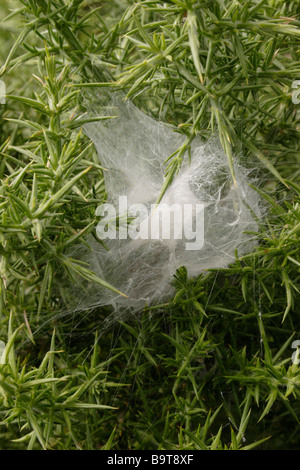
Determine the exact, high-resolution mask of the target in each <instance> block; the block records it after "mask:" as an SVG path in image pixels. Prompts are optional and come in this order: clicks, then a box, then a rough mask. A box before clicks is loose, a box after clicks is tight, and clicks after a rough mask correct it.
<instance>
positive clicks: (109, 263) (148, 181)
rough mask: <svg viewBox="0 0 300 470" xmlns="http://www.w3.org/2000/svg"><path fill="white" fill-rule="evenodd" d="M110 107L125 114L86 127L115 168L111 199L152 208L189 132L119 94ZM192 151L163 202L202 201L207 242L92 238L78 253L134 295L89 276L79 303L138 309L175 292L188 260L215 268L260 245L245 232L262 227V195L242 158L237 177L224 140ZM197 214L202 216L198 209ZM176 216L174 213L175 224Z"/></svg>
mask: <svg viewBox="0 0 300 470" xmlns="http://www.w3.org/2000/svg"><path fill="white" fill-rule="evenodd" d="M107 112H108V114H110V115H117V116H118V117H117V118H115V119H110V120H107V121H102V122H97V123H90V124H88V125H86V126H85V132H86V134H87V135H88V136H89V138H90V139H91V140H92V141H93V142H94V144H95V146H96V149H97V152H98V155H99V160H100V162H101V164H102V165H103V166H104V167H105V168H106V169H107V170H108V171H106V172H105V175H104V177H105V185H106V190H107V194H108V202H109V203H111V204H113V205H114V206H115V207H116V208H118V200H119V196H123V197H124V196H126V197H127V201H128V205H132V204H144V205H145V206H146V207H147V208H150V205H151V204H154V203H155V202H156V201H157V198H158V196H159V194H160V192H161V189H162V185H163V183H164V174H165V169H166V165H165V161H166V160H167V158H168V157H169V156H170V155H172V154H173V153H174V152H175V151H176V150H177V149H178V147H180V146H181V145H182V144H183V142H184V140H185V138H184V136H181V135H179V134H178V133H176V132H174V130H173V129H171V128H170V127H168V126H166V125H164V124H161V123H159V122H157V121H155V120H154V119H152V118H150V117H149V116H147V115H145V114H144V113H142V112H141V111H140V110H138V109H137V108H136V107H135V106H134V105H133V104H132V103H130V102H126V103H124V102H122V101H121V100H120V101H117V102H116V103H113V102H112V103H111V109H109V108H108V111H107ZM190 155H191V158H190V159H189V158H188V156H187V155H186V156H185V157H184V159H183V164H182V166H181V169H180V171H179V172H178V174H177V175H176V176H175V178H174V180H173V183H172V184H171V186H170V187H169V188H168V190H167V191H166V193H165V195H164V197H163V199H162V201H161V203H160V205H161V204H168V206H172V205H173V204H177V205H179V206H180V207H183V206H184V205H189V204H190V205H194V206H195V204H199V205H200V204H201V205H202V207H203V211H202V222H203V223H204V226H203V227H202V236H203V243H202V245H203V246H202V245H201V248H199V249H187V241H188V240H187V239H185V236H184V234H183V238H182V239H174V236H173V237H172V236H171V237H170V238H169V239H164V238H162V237H161V238H158V239H153V237H152V239H151V238H150V239H140V238H139V239H132V238H129V237H128V238H127V239H122V240H120V239H118V238H117V239H114V240H105V244H106V246H107V247H108V248H109V249H108V250H107V249H106V248H105V247H104V246H103V244H101V243H100V242H97V241H96V240H91V244H92V250H91V251H88V250H86V251H84V252H83V251H82V250H81V251H80V250H78V251H77V252H76V256H77V257H79V258H80V259H82V260H83V261H85V262H87V263H88V265H89V268H90V269H92V270H93V271H94V272H96V273H97V275H99V277H101V278H102V279H104V280H105V281H107V282H109V283H110V284H112V285H113V286H114V287H116V288H117V289H118V290H119V291H121V292H122V293H124V294H126V295H127V296H128V298H124V297H122V296H120V295H118V294H116V293H114V292H112V291H110V290H108V289H105V288H103V287H102V286H98V285H94V284H88V285H87V286H85V290H82V291H81V292H80V294H79V301H78V302H79V303H78V305H77V308H79V309H85V308H90V307H94V306H98V305H112V306H113V307H114V309H116V310H120V309H127V310H131V311H138V310H141V309H143V308H144V306H145V305H146V304H148V305H151V304H154V303H160V302H162V301H163V300H165V299H167V298H168V297H170V296H171V295H172V289H173V288H172V286H171V281H172V276H173V274H174V273H175V272H176V269H177V268H179V267H180V266H186V268H187V271H188V274H189V275H191V276H196V275H198V274H200V273H202V272H204V271H205V270H207V269H209V268H224V267H226V266H228V264H229V263H231V262H233V261H234V260H235V251H236V250H237V252H238V254H239V255H242V254H245V253H246V252H249V251H251V250H253V248H254V246H255V243H256V242H255V236H254V235H253V234H252V235H251V234H249V233H245V232H249V231H250V232H256V231H257V230H258V224H257V221H256V219H257V218H258V219H259V218H260V198H259V196H258V195H257V193H256V192H255V191H254V190H253V189H251V187H250V186H249V182H250V181H249V178H248V176H247V172H246V171H245V170H244V169H243V168H242V167H241V166H240V165H238V164H237V163H236V162H235V163H234V170H235V176H236V185H234V183H233V179H232V175H231V171H230V168H229V165H228V160H227V157H226V155H225V154H224V151H223V150H222V148H221V145H220V144H219V143H218V142H217V141H216V140H212V141H210V142H209V143H203V142H201V141H200V140H198V139H197V138H196V139H194V141H193V143H192V145H191V149H190ZM160 205H159V206H158V209H159V208H160ZM253 214H256V217H255V218H254V217H253ZM120 215H122V214H120ZM151 217H152V216H151V213H150V215H148V216H144V223H148V222H149V220H151ZM185 217H189V214H188V215H187V216H185ZM190 217H191V218H193V221H192V223H195V213H194V212H193V211H192V212H191V213H190ZM174 220H175V219H172V218H171V229H174V223H176V222H174ZM183 220H185V219H183ZM145 221H146V222H145ZM172 221H173V225H172ZM187 222H191V221H187ZM177 228H178V227H177ZM171 232H172V230H171ZM76 297H77V296H76Z"/></svg>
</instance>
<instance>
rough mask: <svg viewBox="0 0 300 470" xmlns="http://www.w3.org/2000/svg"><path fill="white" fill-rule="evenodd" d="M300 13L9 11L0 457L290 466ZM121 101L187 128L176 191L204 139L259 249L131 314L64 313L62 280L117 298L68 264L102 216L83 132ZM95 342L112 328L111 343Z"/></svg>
mask: <svg viewBox="0 0 300 470" xmlns="http://www.w3.org/2000/svg"><path fill="white" fill-rule="evenodd" d="M299 6H300V5H299V1H291V2H283V1H282V0H273V1H271V0H262V1H258V0H245V1H235V2H232V1H229V0H224V1H222V2H221V1H207V2H201V1H197V0H190V1H188V0H182V1H181V0H169V1H165V2H162V1H146V0H145V1H142V0H141V1H136V2H134V1H130V0H120V1H110V2H102V1H100V0H99V1H96V2H92V1H90V0H85V1H84V0H68V1H67V0H15V1H13V2H12V1H8V0H6V1H3V2H2V3H1V6H0V12H1V20H2V21H1V23H0V38H1V44H2V47H1V63H0V67H1V68H0V75H1V77H0V78H1V80H2V81H3V82H4V83H5V85H6V93H7V96H6V104H1V105H0V129H1V141H0V310H1V318H0V340H2V341H3V342H4V343H5V344H6V347H5V349H4V352H3V354H2V358H1V355H0V359H1V360H0V415H1V417H0V420H1V428H0V448H1V449H27V448H28V449H41V448H42V449H58V450H61V449H67V450H71V449H88V450H92V449H114V450H118V449H126V450H127V449H133V450H140V449H153V450H154V449H168V450H171V449H183V450H184V449H188V450H193V449H195V450H197V449H199V450H200V449H201V450H204V449H207V450H219V449H232V450H237V449H252V448H259V449H297V448H299V444H298V441H299V411H300V406H299V398H300V388H299V386H300V372H299V367H298V364H297V362H298V360H297V355H294V361H292V354H293V353H294V352H295V350H296V349H295V345H296V344H297V343H295V341H297V340H300V337H299V335H300V332H299V327H300V317H299V313H300V311H299V289H300V270H299V268H300V238H299V234H300V177H299V176H300V158H299V155H300V153H299V143H300V139H299V137H300V135H299V109H300V107H299V106H300V104H297V100H293V99H292V92H293V90H294V89H295V88H293V87H294V86H295V81H296V80H297V79H299V78H300V67H299V51H300V48H299V44H300V41H299V39H300V28H299V25H300V22H299V13H300V9H299ZM114 92H117V93H120V94H122V95H123V96H124V99H126V98H127V99H130V100H132V101H133V102H134V104H135V105H136V106H137V107H138V108H139V109H141V110H142V111H144V112H145V113H146V114H148V115H150V116H152V117H154V118H155V119H157V120H161V121H163V122H165V123H167V124H168V125H170V126H172V127H173V128H176V129H177V131H178V132H179V133H181V134H183V135H184V137H185V139H184V144H183V145H182V147H180V148H179V149H178V151H177V152H176V153H175V154H174V155H172V156H171V158H170V159H169V161H168V163H167V164H166V178H165V184H164V186H163V187H162V190H161V195H160V197H162V195H163V194H164V192H165V191H166V189H167V188H168V186H169V185H170V183H171V182H172V180H173V178H174V176H175V175H176V174H177V172H178V170H179V168H180V165H181V163H182V161H183V159H184V158H186V155H187V154H188V150H189V146H190V144H191V143H192V141H193V139H194V137H196V136H200V137H201V138H202V139H203V140H207V139H208V138H209V137H210V136H211V135H217V136H218V138H219V140H220V142H221V145H222V146H223V149H224V152H225V154H226V156H227V158H228V162H229V165H230V168H231V171H232V178H233V180H234V179H235V175H234V167H233V159H234V158H236V157H235V156H236V155H240V156H242V157H241V158H242V160H243V163H244V164H245V165H246V166H247V168H248V169H249V170H251V174H253V175H254V176H255V178H256V181H257V185H256V190H257V191H258V193H259V194H260V196H261V197H262V199H263V200H264V203H265V207H266V216H265V217H264V219H263V220H262V221H260V234H259V238H258V242H257V249H256V250H255V251H254V252H253V253H250V254H247V255H245V256H243V257H239V256H238V253H237V255H236V261H235V263H232V264H231V265H230V266H229V267H228V268H226V269H219V270H216V269H215V270H209V272H206V273H204V275H201V276H199V277H197V278H195V279H191V278H189V276H188V272H187V271H186V269H185V268H184V267H182V268H180V269H179V270H178V271H177V273H176V276H174V278H173V280H172V282H173V284H174V286H175V287H176V294H175V296H174V298H173V299H169V301H168V302H166V303H165V304H163V305H158V306H155V307H151V308H150V307H148V308H147V307H146V308H145V310H144V311H143V312H140V314H139V315H137V316H136V317H130V316H127V317H115V318H114V322H110V323H109V327H107V323H106V319H107V318H108V317H109V318H111V313H110V311H109V309H108V308H107V309H106V308H105V309H104V308H102V309H94V310H92V311H88V312H87V311H85V312H80V311H79V312H76V313H75V312H74V313H72V312H70V311H67V312H66V309H64V308H62V303H63V304H64V305H65V306H68V304H71V301H73V300H74V299H71V298H70V290H69V289H67V288H66V287H67V286H68V285H70V283H71V284H72V283H74V284H76V283H78V282H80V279H84V280H85V281H88V282H89V283H91V284H92V283H95V284H101V285H102V286H104V287H106V288H107V289H114V286H113V285H108V284H107V283H105V281H104V280H103V279H101V278H100V277H98V276H97V275H96V274H95V273H94V272H93V271H92V270H91V269H90V268H89V266H87V265H85V264H84V263H82V262H81V261H80V260H79V259H77V258H76V252H75V254H73V255H71V254H70V253H72V248H73V247H74V246H75V245H76V246H78V245H79V246H80V245H82V246H85V247H89V236H95V224H96V216H95V212H96V208H97V207H98V206H99V205H100V204H101V203H103V202H104V201H105V200H106V188H105V185H104V179H103V172H104V171H105V170H106V169H105V168H103V167H102V165H101V162H99V159H98V156H97V154H96V151H95V148H94V146H93V145H92V143H91V141H90V140H89V139H88V137H87V136H86V135H85V134H84V132H83V129H82V128H83V126H84V125H85V124H86V123H89V122H97V121H102V120H105V119H113V118H114V117H113V116H110V115H107V113H106V112H103V114H102V115H100V116H99V115H98V114H97V113H94V114H93V113H91V112H86V110H87V109H90V108H93V106H92V101H93V99H94V98H95V97H97V96H104V95H105V94H106V93H114ZM103 325H106V326H105V327H104V326H103Z"/></svg>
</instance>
